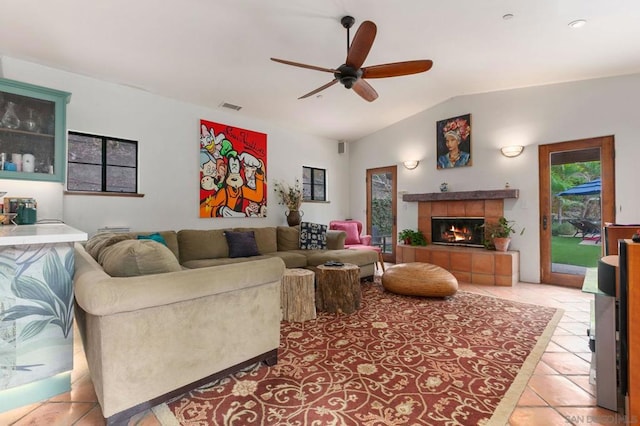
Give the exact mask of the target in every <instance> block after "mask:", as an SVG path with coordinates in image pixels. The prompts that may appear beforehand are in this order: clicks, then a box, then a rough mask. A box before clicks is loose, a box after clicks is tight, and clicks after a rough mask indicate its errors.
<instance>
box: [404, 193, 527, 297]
mask: <svg viewBox="0 0 640 426" xmlns="http://www.w3.org/2000/svg"><path fill="white" fill-rule="evenodd" d="M517 197H518V190H516V189H508V190H498V191H468V192H450V193H431V194H405V195H404V196H403V201H414V202H418V229H419V230H420V231H422V233H423V234H424V236H425V237H426V239H427V241H433V236H434V235H433V234H434V233H436V234H442V226H440V225H439V224H438V222H436V228H435V229H434V226H433V223H434V222H433V218H450V219H452V220H456V219H459V218H469V219H472V218H473V219H478V220H484V221H487V222H496V221H497V220H498V218H499V217H500V216H503V215H504V199H505V198H517ZM476 223H479V222H476ZM467 233H468V232H467ZM440 236H441V235H436V240H437V239H438V238H439V237H440ZM450 238H454V239H455V236H454V237H450ZM481 244H482V242H480V244H477V241H474V242H473V243H472V245H475V246H476V247H473V246H472V247H470V246H469V244H466V242H462V243H459V244H453V245H451V244H429V245H428V246H425V247H414V246H406V245H402V244H400V245H398V248H397V251H396V253H397V255H396V262H398V263H406V262H427V263H432V264H434V265H438V266H441V267H443V268H445V269H447V270H448V271H450V272H451V273H452V274H453V275H454V276H455V277H456V278H457V279H458V281H461V282H467V283H473V284H485V285H501V286H511V285H513V284H515V283H517V282H518V279H519V276H520V256H519V254H520V253H519V252H517V251H508V252H496V251H491V250H486V249H485V248H484V247H477V246H478V245H481Z"/></svg>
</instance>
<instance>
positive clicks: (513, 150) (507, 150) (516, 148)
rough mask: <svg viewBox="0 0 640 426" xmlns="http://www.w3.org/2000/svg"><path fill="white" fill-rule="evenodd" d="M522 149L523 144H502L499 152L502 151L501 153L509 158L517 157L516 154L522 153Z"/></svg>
mask: <svg viewBox="0 0 640 426" xmlns="http://www.w3.org/2000/svg"><path fill="white" fill-rule="evenodd" d="M523 150H524V146H522V145H511V146H503V147H502V148H500V152H502V155H504V156H505V157H509V158H511V157H517V156H518V155H520V154H522V151H523Z"/></svg>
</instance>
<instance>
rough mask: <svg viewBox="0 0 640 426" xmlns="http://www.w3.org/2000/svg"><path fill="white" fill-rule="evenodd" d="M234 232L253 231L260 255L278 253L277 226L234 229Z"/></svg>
mask: <svg viewBox="0 0 640 426" xmlns="http://www.w3.org/2000/svg"><path fill="white" fill-rule="evenodd" d="M233 230H234V231H253V233H254V236H255V238H256V244H257V245H258V251H259V252H260V254H267V253H274V252H276V251H278V236H277V232H276V228H275V226H265V227H263V228H262V227H256V228H233ZM296 248H297V247H296Z"/></svg>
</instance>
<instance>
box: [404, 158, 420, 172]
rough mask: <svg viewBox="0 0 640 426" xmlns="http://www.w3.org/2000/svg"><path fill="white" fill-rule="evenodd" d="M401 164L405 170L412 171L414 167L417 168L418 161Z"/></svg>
mask: <svg viewBox="0 0 640 426" xmlns="http://www.w3.org/2000/svg"><path fill="white" fill-rule="evenodd" d="M402 164H403V165H404V167H406V168H407V170H413V169H415V168H416V167H418V164H420V161H418V160H410V161H404V162H402Z"/></svg>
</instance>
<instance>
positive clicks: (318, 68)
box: [271, 58, 338, 74]
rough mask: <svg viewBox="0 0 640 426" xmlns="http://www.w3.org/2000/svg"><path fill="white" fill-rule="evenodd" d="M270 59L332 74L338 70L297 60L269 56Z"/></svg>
mask: <svg viewBox="0 0 640 426" xmlns="http://www.w3.org/2000/svg"><path fill="white" fill-rule="evenodd" d="M271 60H272V61H274V62H280V63H281V64H285V65H293V66H294V67H300V68H307V69H310V70H316V71H324V72H330V73H332V74H335V73H337V72H338V70H334V69H331V68H322V67H316V66H315V65H307V64H301V63H299V62H292V61H287V60H285V59H277V58H271Z"/></svg>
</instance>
